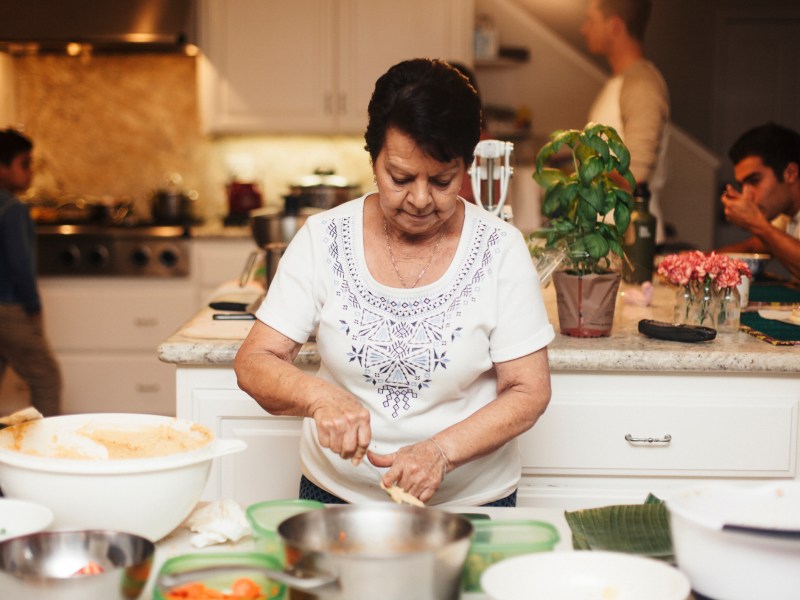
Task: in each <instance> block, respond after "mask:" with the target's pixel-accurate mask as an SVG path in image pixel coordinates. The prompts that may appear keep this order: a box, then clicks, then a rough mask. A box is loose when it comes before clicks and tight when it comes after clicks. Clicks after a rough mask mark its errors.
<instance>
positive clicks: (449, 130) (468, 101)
mask: <svg viewBox="0 0 800 600" xmlns="http://www.w3.org/2000/svg"><path fill="white" fill-rule="evenodd" d="M368 114H369V124H368V125H367V131H366V133H365V135H364V139H365V140H366V142H367V144H366V146H365V148H366V150H367V152H369V155H370V157H371V158H372V162H373V163H374V162H375V161H376V160H377V158H378V155H379V154H380V153H381V150H382V149H383V145H384V143H385V142H386V131H387V130H388V129H389V128H390V127H395V128H397V129H399V130H400V131H402V132H403V133H405V134H406V135H408V136H410V137H411V139H413V140H414V141H415V142H416V143H417V144H418V145H419V147H420V148H421V149H422V151H423V152H424V153H425V154H427V155H428V156H430V157H431V158H433V159H435V160H437V161H439V162H442V163H446V162H450V161H451V160H453V159H455V158H462V159H463V160H464V164H466V165H470V164H471V163H472V159H473V155H474V151H475V146H476V145H477V144H478V141H479V140H480V135H481V104H480V99H479V98H478V95H477V93H476V92H475V90H474V89H473V87H472V86H471V85H470V84H469V81H468V80H467V78H466V77H464V75H462V74H461V73H459V72H458V71H457V70H456V69H454V68H453V67H452V66H450V65H449V64H448V63H446V62H444V61H441V60H433V59H427V58H415V59H412V60H406V61H403V62H401V63H398V64H396V65H394V66H393V67H391V68H390V69H389V70H388V71H386V73H384V74H383V75H381V77H380V78H379V79H378V81H377V83H376V84H375V91H374V92H373V94H372V99H371V100H370V101H369V108H368Z"/></svg>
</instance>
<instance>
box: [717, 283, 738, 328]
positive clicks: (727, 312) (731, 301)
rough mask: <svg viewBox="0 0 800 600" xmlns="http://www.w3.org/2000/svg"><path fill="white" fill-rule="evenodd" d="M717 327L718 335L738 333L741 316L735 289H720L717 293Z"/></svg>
mask: <svg viewBox="0 0 800 600" xmlns="http://www.w3.org/2000/svg"><path fill="white" fill-rule="evenodd" d="M716 306H717V319H716V321H717V326H716V329H717V331H718V332H719V333H736V332H737V331H739V317H740V316H741V310H742V309H741V296H740V295H739V290H738V289H736V288H735V287H728V288H722V289H721V290H718V291H717V304H716Z"/></svg>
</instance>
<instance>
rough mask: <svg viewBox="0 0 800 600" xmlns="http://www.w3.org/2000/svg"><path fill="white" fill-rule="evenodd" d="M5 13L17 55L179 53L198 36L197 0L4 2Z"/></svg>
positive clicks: (5, 28) (1, 33) (5, 32)
mask: <svg viewBox="0 0 800 600" xmlns="http://www.w3.org/2000/svg"><path fill="white" fill-rule="evenodd" d="M0 14H2V15H3V18H2V19H0V50H4V51H7V52H12V53H32V52H56V53H65V52H69V53H71V54H72V53H77V52H76V50H77V51H78V52H80V51H90V52H92V53H103V54H104V53H132V52H176V53H177V52H185V51H186V48H187V45H191V44H193V43H194V42H195V37H196V35H195V34H196V17H195V0H0ZM69 44H72V46H69V48H71V50H69V51H68V50H67V48H68V45H69Z"/></svg>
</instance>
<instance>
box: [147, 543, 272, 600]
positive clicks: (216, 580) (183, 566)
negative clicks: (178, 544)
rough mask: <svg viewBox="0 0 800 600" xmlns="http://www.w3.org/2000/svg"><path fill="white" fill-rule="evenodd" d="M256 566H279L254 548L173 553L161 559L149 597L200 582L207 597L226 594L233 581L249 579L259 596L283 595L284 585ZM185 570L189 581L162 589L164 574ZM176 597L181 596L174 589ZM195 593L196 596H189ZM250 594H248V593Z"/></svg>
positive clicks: (162, 597)
mask: <svg viewBox="0 0 800 600" xmlns="http://www.w3.org/2000/svg"><path fill="white" fill-rule="evenodd" d="M209 568H212V569H215V571H214V572H206V573H205V574H203V573H198V574H197V576H195V575H194V573H193V572H194V571H197V570H198V569H209ZM259 568H267V569H274V570H277V571H280V570H281V566H280V565H279V564H278V562H277V561H276V560H275V559H274V558H272V557H269V556H264V555H263V554H259V553H257V552H209V553H196V554H183V555H180V556H175V557H173V558H170V559H168V560H167V561H165V562H164V564H163V565H162V566H161V569H160V570H159V573H158V576H157V578H156V584H155V587H154V590H153V600H169V598H171V597H173V596H172V595H171V594H170V593H169V592H170V591H173V590H179V588H182V587H184V586H188V585H202V586H203V587H204V588H205V589H206V590H208V597H209V598H216V597H220V598H221V597H222V596H221V595H220V596H216V595H214V594H215V593H217V594H230V593H232V591H234V590H236V585H237V583H236V582H237V581H238V580H241V579H245V578H246V579H249V580H250V581H251V582H253V583H254V584H255V585H257V586H258V588H259V591H260V592H261V595H259V596H258V597H259V598H261V599H263V600H283V598H285V596H286V589H285V587H284V586H283V585H282V584H280V583H277V582H275V581H272V580H271V579H269V578H268V577H267V576H266V575H264V573H262V572H260V571H259ZM183 574H186V576H187V577H188V579H189V581H187V582H186V583H182V584H179V585H176V586H175V587H173V588H170V589H162V586H161V585H160V584H161V583H162V582H164V581H166V580H167V577H168V576H181V575H183ZM176 595H177V597H184V596H181V595H180V591H178V592H177V594H176ZM193 597H199V596H193ZM248 597H250V596H248Z"/></svg>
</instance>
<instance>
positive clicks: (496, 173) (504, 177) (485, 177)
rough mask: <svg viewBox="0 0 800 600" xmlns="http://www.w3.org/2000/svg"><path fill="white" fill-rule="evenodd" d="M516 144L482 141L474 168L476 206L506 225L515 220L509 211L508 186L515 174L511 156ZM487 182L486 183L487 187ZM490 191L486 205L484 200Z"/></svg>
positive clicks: (476, 152) (471, 178) (477, 148)
mask: <svg viewBox="0 0 800 600" xmlns="http://www.w3.org/2000/svg"><path fill="white" fill-rule="evenodd" d="M512 150H514V144H512V143H511V142H504V141H501V140H481V141H480V142H478V145H477V146H475V159H474V160H473V162H472V167H471V168H470V180H471V181H472V193H473V195H474V196H475V203H476V204H477V205H478V206H481V207H483V208H484V209H486V210H487V211H489V212H490V213H492V214H493V215H495V216H497V217H500V218H501V219H504V220H506V221H509V220H510V219H511V211H510V209H509V208H505V210H504V207H505V203H506V198H507V197H508V183H509V181H510V179H511V176H512V175H513V173H514V169H513V167H512V166H511V152H512ZM497 181H499V182H500V197H499V198H495V191H496V190H495V182H497ZM484 182H485V183H484ZM484 190H485V191H486V203H485V204H484V202H483V200H482V198H481V197H482V196H483V191H484Z"/></svg>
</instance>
